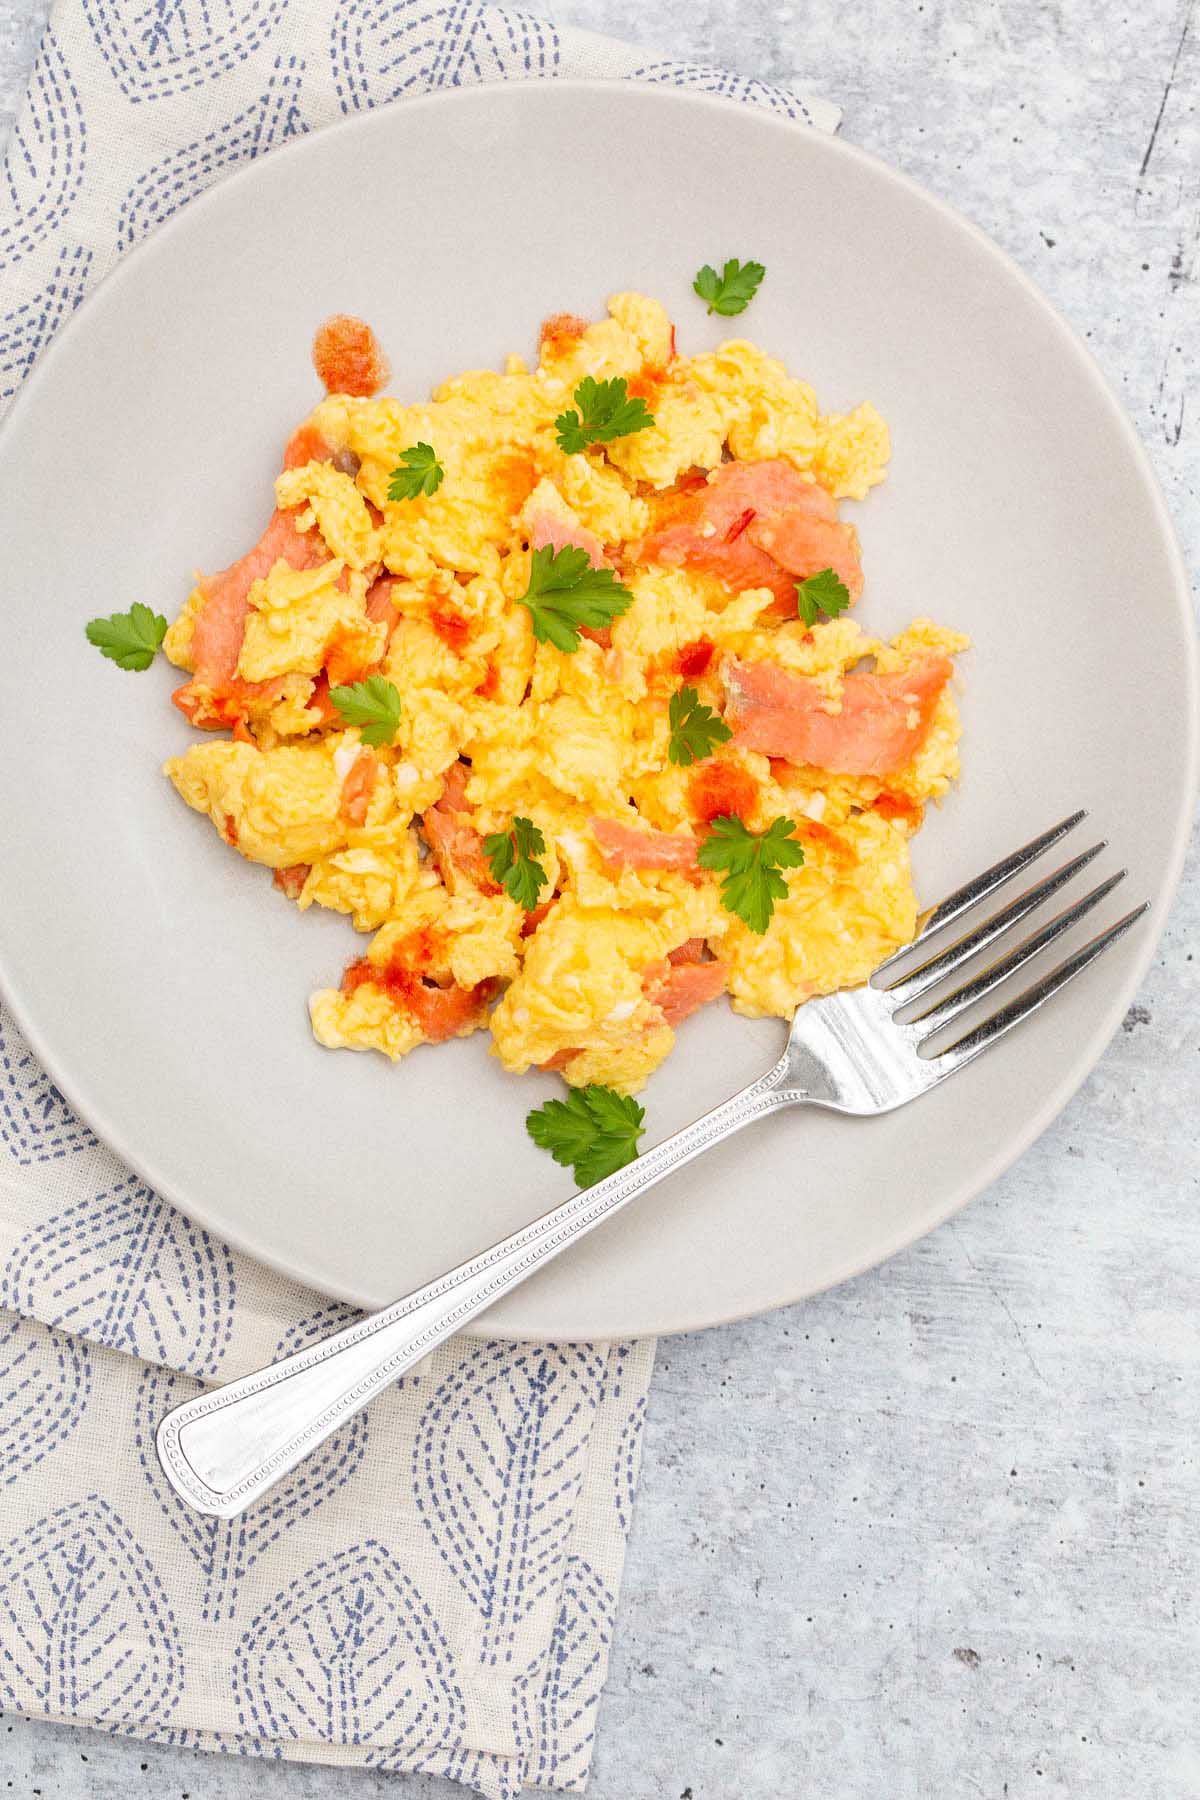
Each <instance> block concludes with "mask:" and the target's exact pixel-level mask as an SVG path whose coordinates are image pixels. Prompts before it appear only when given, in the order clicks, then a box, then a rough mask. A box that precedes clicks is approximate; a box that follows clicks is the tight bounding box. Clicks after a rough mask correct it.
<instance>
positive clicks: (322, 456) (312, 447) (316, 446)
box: [283, 425, 333, 469]
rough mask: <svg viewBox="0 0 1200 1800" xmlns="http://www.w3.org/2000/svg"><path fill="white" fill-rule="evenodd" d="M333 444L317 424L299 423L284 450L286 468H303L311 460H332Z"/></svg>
mask: <svg viewBox="0 0 1200 1800" xmlns="http://www.w3.org/2000/svg"><path fill="white" fill-rule="evenodd" d="M332 460H333V446H332V444H330V443H329V442H328V441H327V440H326V439H325V438H324V437H323V436H322V434H321V433H320V432H319V431H318V430H317V428H316V426H315V425H299V426H297V428H296V430H295V431H293V433H292V435H291V437H290V438H289V439H288V441H287V447H286V448H285V450H284V452H283V466H284V468H285V469H302V468H303V467H304V466H305V464H306V463H310V462H332Z"/></svg>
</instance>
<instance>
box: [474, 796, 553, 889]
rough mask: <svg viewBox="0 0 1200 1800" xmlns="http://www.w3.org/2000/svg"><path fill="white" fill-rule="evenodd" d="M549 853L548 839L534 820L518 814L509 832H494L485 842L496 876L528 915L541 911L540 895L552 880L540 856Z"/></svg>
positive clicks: (488, 857) (485, 850) (494, 875)
mask: <svg viewBox="0 0 1200 1800" xmlns="http://www.w3.org/2000/svg"><path fill="white" fill-rule="evenodd" d="M545 851H546V840H545V838H544V837H543V836H542V834H541V832H540V831H539V830H538V828H537V826H536V825H535V824H534V822H533V820H532V819H524V818H522V817H521V816H520V815H519V814H515V815H514V817H513V820H512V823H511V824H510V825H509V828H508V830H507V831H494V832H492V834H491V836H490V837H485V838H484V840H483V853H484V855H485V856H486V857H487V859H488V862H489V863H490V864H491V869H492V876H493V878H494V879H495V880H496V881H498V882H499V883H500V885H501V887H502V888H503V889H504V891H505V893H506V894H507V895H508V897H509V899H510V900H515V901H516V903H517V905H518V906H523V907H524V908H525V911H526V912H534V911H536V909H537V903H538V895H539V894H540V893H541V891H542V889H543V888H544V887H545V886H546V885H547V884H548V882H549V880H550V877H549V876H548V875H547V873H546V871H545V869H544V868H543V867H542V865H541V863H540V862H537V861H535V858H536V857H539V856H543V855H544V854H545Z"/></svg>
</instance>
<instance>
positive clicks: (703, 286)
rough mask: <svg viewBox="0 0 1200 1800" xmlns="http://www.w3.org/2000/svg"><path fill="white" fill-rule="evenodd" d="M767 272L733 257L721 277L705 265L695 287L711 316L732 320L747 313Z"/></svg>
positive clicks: (758, 265) (759, 265) (758, 266)
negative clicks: (741, 313) (734, 316)
mask: <svg viewBox="0 0 1200 1800" xmlns="http://www.w3.org/2000/svg"><path fill="white" fill-rule="evenodd" d="M766 272H767V271H766V270H765V269H764V268H763V266H762V264H761V263H756V262H748V263H743V262H739V261H738V259H737V257H736V256H731V257H730V258H729V261H728V262H727V263H726V264H725V267H724V268H723V269H722V270H721V273H720V274H719V275H718V274H717V271H716V270H715V269H714V268H713V266H712V264H711V263H705V265H704V267H703V268H702V269H701V271H700V273H699V274H698V275H697V277H696V279H695V281H693V283H692V286H693V288H694V289H695V290H696V292H697V293H698V294H699V296H700V298H701V299H702V300H703V301H704V302H705V303H706V304H707V306H708V310H709V312H710V313H720V314H721V317H722V318H724V319H731V318H732V317H733V315H734V314H735V313H740V312H745V310H746V308H747V307H748V306H749V304H750V302H751V301H752V300H753V298H754V296H755V294H757V292H758V288H759V283H760V282H761V281H762V278H763V276H764V275H765V274H766Z"/></svg>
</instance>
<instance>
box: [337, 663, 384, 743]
mask: <svg viewBox="0 0 1200 1800" xmlns="http://www.w3.org/2000/svg"><path fill="white" fill-rule="evenodd" d="M329 698H330V699H331V700H332V701H333V704H334V705H335V706H336V707H337V709H338V711H339V712H340V713H341V715H342V717H343V719H344V720H345V721H346V723H347V725H360V726H361V727H362V731H361V734H360V735H361V737H362V741H363V743H364V744H370V745H371V746H372V747H374V748H378V746H379V745H380V744H390V743H391V741H392V739H393V738H394V737H395V735H396V730H397V727H398V726H399V724H400V692H399V689H398V688H397V687H396V685H395V683H394V682H391V681H385V679H384V677H383V676H382V675H368V676H367V679H366V680H365V681H356V682H353V683H352V684H351V685H350V686H349V687H331V688H330V690H329Z"/></svg>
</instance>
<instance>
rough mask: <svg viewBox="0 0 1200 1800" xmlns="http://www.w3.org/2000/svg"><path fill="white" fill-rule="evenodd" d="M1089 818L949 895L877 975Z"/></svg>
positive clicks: (1066, 822)
mask: <svg viewBox="0 0 1200 1800" xmlns="http://www.w3.org/2000/svg"><path fill="white" fill-rule="evenodd" d="M1086 818H1087V812H1086V810H1085V811H1081V812H1076V813H1072V814H1071V816H1070V818H1068V819H1063V820H1062V821H1061V822H1060V823H1059V824H1058V825H1052V826H1051V828H1050V830H1049V831H1044V832H1043V833H1042V835H1041V837H1036V838H1034V839H1033V841H1032V843H1028V844H1025V845H1023V847H1022V848H1021V849H1020V850H1014V851H1013V853H1012V855H1011V856H1006V857H1005V858H1004V859H1003V861H1001V862H998V863H993V865H992V867H991V868H990V869H985V870H984V871H983V873H982V875H976V877H975V879H974V880H973V881H968V882H967V883H965V885H964V886H963V887H960V888H956V889H955V891H954V893H952V894H950V895H948V896H947V898H946V899H945V900H943V901H942V902H941V903H940V905H938V906H935V907H933V909H932V910H931V911H930V912H928V913H926V915H925V917H924V919H923V920H922V922H921V928H920V930H919V931H918V932H917V935H916V937H915V938H913V940H912V942H911V943H909V944H905V946H904V948H903V950H897V952H896V954H895V955H894V956H889V958H888V960H887V961H886V962H885V963H881V964H880V965H879V968H878V969H877V970H876V971H875V973H876V974H877V975H880V974H882V973H883V972H884V970H885V969H890V968H891V967H892V964H893V963H896V962H899V961H900V960H901V958H902V957H906V956H907V955H908V954H909V952H910V951H912V950H915V949H916V947H917V946H918V944H923V943H924V942H925V939H926V938H930V937H932V936H933V934H934V932H935V931H944V930H945V928H946V926H947V925H952V924H953V923H954V921H955V919H959V918H961V917H962V915H963V913H965V912H967V911H968V910H969V908H971V907H972V906H978V905H979V902H980V901H981V900H986V899H987V898H988V897H989V895H991V894H994V893H995V892H996V889H997V888H1001V887H1003V886H1004V884H1005V883H1006V882H1008V881H1011V880H1012V879H1013V877H1014V875H1019V874H1020V873H1021V871H1022V870H1023V869H1027V868H1028V867H1029V865H1030V863H1032V862H1036V861H1037V859H1038V857H1039V856H1042V855H1044V854H1045V852H1046V851H1047V850H1049V849H1051V848H1052V846H1053V845H1055V844H1057V843H1058V841H1059V839H1060V838H1064V837H1066V835H1067V833H1068V831H1074V829H1075V827H1076V826H1077V825H1078V824H1079V823H1080V821H1081V820H1082V819H1086Z"/></svg>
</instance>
